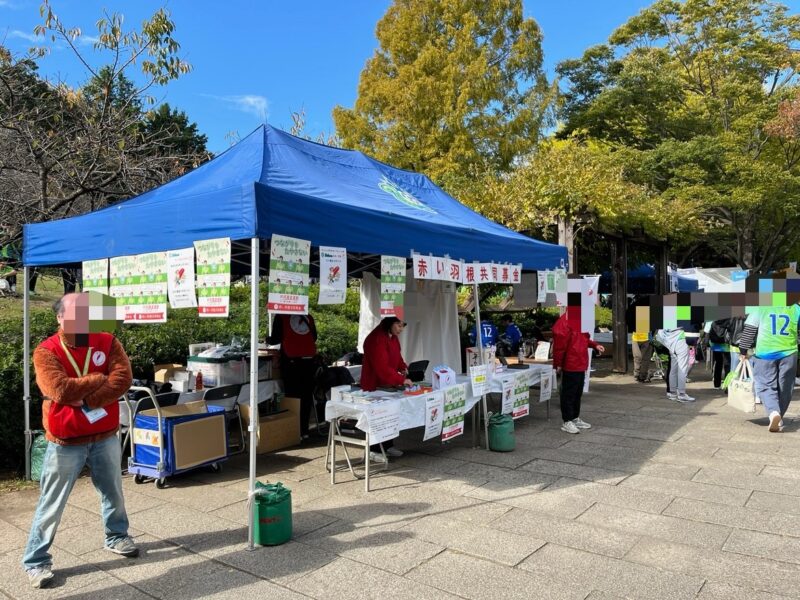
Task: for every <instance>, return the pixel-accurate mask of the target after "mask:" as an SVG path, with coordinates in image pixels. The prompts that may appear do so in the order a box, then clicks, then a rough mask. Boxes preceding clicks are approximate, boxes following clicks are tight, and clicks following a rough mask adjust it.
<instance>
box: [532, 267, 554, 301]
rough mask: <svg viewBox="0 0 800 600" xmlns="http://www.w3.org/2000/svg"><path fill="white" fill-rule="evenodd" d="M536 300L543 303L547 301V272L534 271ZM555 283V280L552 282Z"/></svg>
mask: <svg viewBox="0 0 800 600" xmlns="http://www.w3.org/2000/svg"><path fill="white" fill-rule="evenodd" d="M536 283H537V286H536V302H539V303H541V304H544V303H545V302H547V272H546V271H537V273H536ZM554 285H555V282H554Z"/></svg>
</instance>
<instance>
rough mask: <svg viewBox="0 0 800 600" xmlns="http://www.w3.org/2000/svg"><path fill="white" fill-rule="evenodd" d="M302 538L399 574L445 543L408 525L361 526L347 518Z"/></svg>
mask: <svg viewBox="0 0 800 600" xmlns="http://www.w3.org/2000/svg"><path fill="white" fill-rule="evenodd" d="M298 541H299V542H300V543H302V544H305V545H308V546H313V547H315V548H319V549H322V550H325V551H326V552H329V553H331V554H337V555H339V556H343V557H345V558H349V559H350V560H355V561H357V562H361V563H364V564H367V565H370V566H373V567H376V568H378V569H383V570H384V571H389V572H391V573H397V574H398V575H402V574H403V573H406V572H407V571H409V570H410V569H413V568H414V567H416V566H417V565H419V564H420V563H422V562H424V561H426V560H428V559H429V558H431V557H432V556H436V555H437V554H439V552H441V551H442V550H443V549H444V546H440V545H437V544H432V543H429V542H426V541H424V540H422V539H418V538H417V537H416V536H415V535H414V532H413V531H411V530H409V529H408V528H407V527H406V528H402V529H397V528H396V527H394V526H392V525H376V526H367V527H361V526H358V525H354V524H353V523H348V522H346V521H337V522H336V523H333V524H331V525H328V526H327V527H323V528H321V529H317V530H316V531H312V532H311V533H309V534H307V535H304V536H303V537H301V538H299V539H298Z"/></svg>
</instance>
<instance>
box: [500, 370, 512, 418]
mask: <svg viewBox="0 0 800 600" xmlns="http://www.w3.org/2000/svg"><path fill="white" fill-rule="evenodd" d="M513 410H514V382H513V381H512V380H510V379H509V380H506V381H504V382H503V398H502V404H501V408H500V414H503V415H510V414H511V412H512V411H513Z"/></svg>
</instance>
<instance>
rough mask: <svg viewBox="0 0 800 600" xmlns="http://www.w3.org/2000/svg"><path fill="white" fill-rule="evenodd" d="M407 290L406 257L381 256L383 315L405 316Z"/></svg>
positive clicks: (400, 317)
mask: <svg viewBox="0 0 800 600" xmlns="http://www.w3.org/2000/svg"><path fill="white" fill-rule="evenodd" d="M405 291H406V259H405V258H403V257H402V256H381V317H391V316H396V317H398V318H399V319H402V318H403V293H404V292H405Z"/></svg>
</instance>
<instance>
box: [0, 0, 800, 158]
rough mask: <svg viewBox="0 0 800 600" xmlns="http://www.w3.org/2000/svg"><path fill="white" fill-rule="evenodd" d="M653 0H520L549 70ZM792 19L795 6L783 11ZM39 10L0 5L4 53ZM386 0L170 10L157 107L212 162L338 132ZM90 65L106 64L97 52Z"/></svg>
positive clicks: (46, 63) (71, 6)
mask: <svg viewBox="0 0 800 600" xmlns="http://www.w3.org/2000/svg"><path fill="white" fill-rule="evenodd" d="M651 3H652V2H651V1H650V0H561V1H554V0H525V2H524V7H525V14H526V16H529V17H533V18H534V19H536V21H537V22H538V23H539V25H540V26H541V28H542V30H543V33H544V53H545V64H546V66H547V68H548V70H549V71H550V72H552V69H553V67H554V66H555V64H556V63H558V62H559V61H561V60H563V59H565V58H571V57H577V56H580V55H581V54H582V53H583V50H584V49H585V48H587V47H589V46H591V45H594V44H598V43H601V42H603V41H605V40H606V39H607V38H608V36H609V34H610V33H611V32H612V31H613V30H614V29H615V28H616V27H617V26H618V25H620V24H622V23H624V22H625V20H627V18H628V17H630V16H632V15H634V14H636V13H637V12H638V11H639V10H640V9H641V8H644V7H645V6H648V5H649V4H651ZM784 3H785V4H788V5H789V6H790V7H791V8H792V9H793V10H794V11H797V10H798V9H800V0H791V1H789V2H784ZM39 4H40V3H39V2H38V1H37V0H33V1H31V0H0V43H3V44H4V45H6V46H7V47H9V48H10V49H11V50H12V51H15V52H24V51H25V50H26V49H27V48H28V47H30V46H31V41H30V40H29V39H27V38H29V37H31V36H32V32H33V28H34V27H35V26H36V25H37V24H39V23H40V18H39ZM390 4H391V2H390V0H335V1H332V0H305V1H304V0H294V1H290V0H267V1H258V0H249V1H248V0H191V1H190V0H172V1H171V2H169V3H168V4H167V8H168V10H169V11H170V12H171V14H172V18H173V20H174V21H175V24H176V31H175V34H174V35H175V38H176V39H177V40H178V42H179V43H180V44H181V47H182V56H183V57H184V58H185V59H186V60H188V62H190V63H191V64H192V66H193V71H192V72H191V73H189V74H188V75H184V76H182V77H181V78H180V79H178V80H177V81H173V82H171V83H170V84H169V85H168V86H167V87H165V88H163V89H160V90H158V91H157V92H156V94H155V95H156V97H157V100H158V101H166V102H169V103H170V104H171V105H172V106H174V107H178V108H180V109H181V110H184V111H185V112H186V113H187V114H188V116H189V118H190V119H191V120H192V121H195V122H197V124H198V126H199V128H200V130H201V131H202V132H203V133H205V134H206V135H207V136H208V138H209V149H211V150H212V151H215V152H219V151H222V150H224V149H225V148H226V147H228V146H229V145H230V134H231V133H232V132H235V133H237V134H238V135H240V136H244V135H246V134H247V133H249V132H250V131H252V130H253V129H254V128H255V127H257V126H258V125H259V124H260V123H261V122H263V121H264V119H266V120H267V121H268V122H269V123H271V124H273V125H276V126H278V127H283V128H286V129H288V128H289V126H290V125H291V116H290V115H291V112H292V111H298V110H300V109H305V113H306V120H307V124H306V132H307V133H308V134H309V135H312V136H316V135H317V134H319V133H329V132H333V123H332V120H331V110H332V109H333V107H334V106H336V105H337V104H341V105H343V106H347V107H351V106H352V105H353V103H354V101H355V98H356V91H357V86H358V79H359V74H360V73H361V69H362V68H363V66H364V63H365V61H366V60H367V59H368V58H369V57H370V56H371V55H372V53H373V51H374V49H375V48H376V46H377V41H376V39H375V25H376V23H377V22H378V20H379V19H380V18H381V16H382V15H383V14H384V12H385V11H386V9H387V7H388V6H389V5H390ZM163 5H164V3H163V2H155V1H151V0H137V1H136V2H133V1H128V2H123V1H121V0H117V1H116V2H114V1H106V2H98V1H96V0H52V6H53V10H54V12H56V14H58V15H59V16H60V17H61V20H62V21H63V22H64V23H65V24H66V25H68V26H72V27H80V28H81V29H82V31H83V33H84V35H86V36H91V35H93V34H94V33H96V28H95V25H94V24H95V22H96V21H97V19H98V18H99V17H101V16H102V14H103V11H104V10H106V11H108V12H119V13H122V14H124V15H125V22H126V25H127V26H128V27H134V26H135V27H137V28H138V26H139V25H140V24H141V21H142V20H143V19H145V18H147V17H149V16H150V15H152V13H153V12H154V11H155V10H157V9H158V8H159V7H161V6H163ZM82 49H83V50H85V52H86V56H87V57H88V58H89V60H90V62H93V63H95V64H100V63H102V60H100V57H99V56H98V55H97V54H96V53H94V51H93V49H92V48H91V45H90V44H87V45H86V46H84V47H83V48H82ZM40 65H41V71H42V73H44V74H46V75H48V76H50V77H55V78H60V79H62V80H64V81H66V82H67V83H70V84H71V85H78V84H80V83H82V82H83V78H85V73H86V71H85V70H84V69H83V68H82V66H81V65H80V64H79V63H78V61H77V60H76V59H75V58H74V56H73V55H72V54H71V53H70V52H69V51H67V50H65V49H63V48H58V47H57V48H54V49H53V51H52V52H51V53H50V55H49V56H48V57H46V58H45V59H43V60H42V61H41V63H40Z"/></svg>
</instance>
